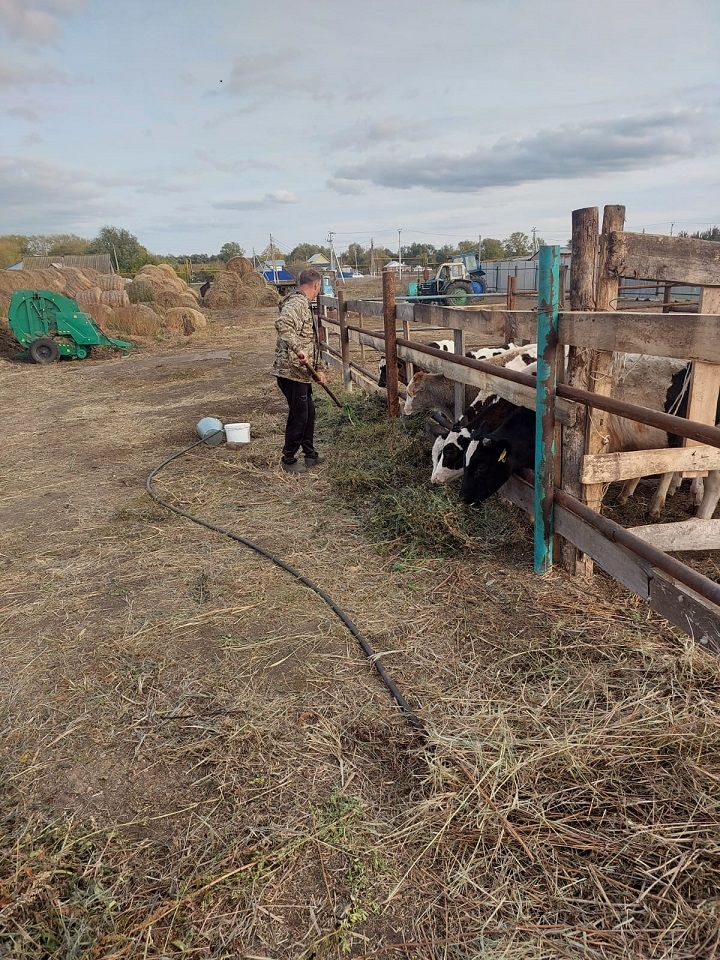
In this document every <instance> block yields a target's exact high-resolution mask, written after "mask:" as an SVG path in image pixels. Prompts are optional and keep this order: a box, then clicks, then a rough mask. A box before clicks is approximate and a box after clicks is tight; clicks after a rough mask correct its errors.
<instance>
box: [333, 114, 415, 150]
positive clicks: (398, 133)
mask: <svg viewBox="0 0 720 960" xmlns="http://www.w3.org/2000/svg"><path fill="white" fill-rule="evenodd" d="M425 136H427V129H426V128H424V127H423V126H422V125H421V124H419V123H407V122H406V121H404V120H399V119H398V118H397V117H384V118H382V119H380V120H362V121H360V122H359V123H356V124H353V126H351V127H348V128H347V129H345V130H343V131H341V132H340V133H338V134H335V135H334V136H333V137H332V139H331V143H332V145H333V146H335V147H338V148H343V147H345V148H348V149H357V148H361V149H362V148H366V147H372V146H374V145H375V144H381V143H397V142H398V141H407V140H413V141H414V140H420V139H421V138H422V137H425Z"/></svg>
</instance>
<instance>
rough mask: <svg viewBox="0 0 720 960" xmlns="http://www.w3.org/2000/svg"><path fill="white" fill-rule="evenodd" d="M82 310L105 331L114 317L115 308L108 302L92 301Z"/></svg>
mask: <svg viewBox="0 0 720 960" xmlns="http://www.w3.org/2000/svg"><path fill="white" fill-rule="evenodd" d="M82 310H83V313H87V314H89V315H90V316H91V317H92V318H93V320H94V321H95V323H96V324H97V325H98V326H99V327H100V329H101V330H103V331H104V330H105V327H106V326H107V324H109V323H110V322H111V321H112V318H113V309H112V307H109V306H108V305H107V304H106V303H91V304H90V305H89V306H87V307H83V308H82Z"/></svg>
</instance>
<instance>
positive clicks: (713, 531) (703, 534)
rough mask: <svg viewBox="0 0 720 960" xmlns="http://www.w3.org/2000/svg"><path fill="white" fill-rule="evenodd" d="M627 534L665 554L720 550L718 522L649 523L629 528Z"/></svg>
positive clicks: (694, 518)
mask: <svg viewBox="0 0 720 960" xmlns="http://www.w3.org/2000/svg"><path fill="white" fill-rule="evenodd" d="M628 533H634V534H635V536H636V537H639V538H640V539H641V540H644V541H645V543H650V544H652V546H653V547H657V548H658V550H664V551H665V553H677V552H679V551H681V550H720V520H699V519H698V518H697V517H693V518H692V519H691V520H681V521H680V522H679V523H650V524H647V525H646V526H643V527H630V528H629V529H628Z"/></svg>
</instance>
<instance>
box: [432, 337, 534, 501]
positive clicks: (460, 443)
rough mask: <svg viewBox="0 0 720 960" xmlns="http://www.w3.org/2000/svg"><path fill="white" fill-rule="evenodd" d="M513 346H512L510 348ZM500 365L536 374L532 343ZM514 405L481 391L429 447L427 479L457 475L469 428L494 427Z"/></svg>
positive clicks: (445, 479)
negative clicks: (449, 428)
mask: <svg viewBox="0 0 720 960" xmlns="http://www.w3.org/2000/svg"><path fill="white" fill-rule="evenodd" d="M514 349H515V348H514V346H513V348H512V350H514ZM506 352H511V351H506ZM496 356H497V354H496ZM501 366H504V367H505V368H506V369H508V370H517V371H519V372H521V373H528V374H530V375H535V374H536V373H537V349H536V347H535V345H534V344H532V345H530V346H529V347H527V348H526V351H525V350H524V351H523V353H521V354H516V355H514V356H512V357H511V359H510V360H508V362H507V363H504V364H501ZM513 409H514V405H513V404H511V403H509V402H508V401H506V400H502V399H501V398H499V397H497V396H495V394H490V395H489V396H488V395H486V394H485V393H484V392H483V391H480V393H478V395H477V397H475V399H474V400H473V402H472V404H471V405H470V407H469V408H468V409H467V410H466V411H465V414H464V415H463V417H462V418H461V419H460V420H458V421H457V422H456V423H454V424H453V426H452V429H451V430H450V432H449V433H447V434H445V436H439V437H438V438H437V439H436V440H435V443H434V444H433V449H432V463H433V470H432V475H431V477H430V482H431V483H434V484H443V483H448V481H450V480H453V479H455V478H456V477H459V476H460V475H461V474H462V472H463V468H464V465H465V464H464V455H465V451H466V450H467V447H468V445H469V444H470V440H471V434H472V432H473V431H474V430H478V429H479V428H480V426H481V425H482V426H483V427H484V429H485V430H488V431H489V430H492V429H494V428H495V427H497V426H499V425H500V424H501V423H502V422H503V420H504V419H505V418H506V417H508V416H509V415H510V413H511V412H512V411H513Z"/></svg>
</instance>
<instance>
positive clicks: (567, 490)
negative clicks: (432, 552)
mask: <svg viewBox="0 0 720 960" xmlns="http://www.w3.org/2000/svg"><path fill="white" fill-rule="evenodd" d="M624 222H625V208H624V207H622V206H616V205H613V206H606V207H605V209H604V216H603V222H602V229H600V228H599V214H598V210H597V208H583V209H580V210H576V211H574V212H573V214H572V260H571V266H570V293H569V309H566V308H565V302H564V301H565V296H564V282H563V281H562V280H561V274H560V248H559V247H544V248H542V249H541V252H540V272H539V284H538V294H537V306H536V307H535V308H534V309H524V310H520V309H516V308H515V295H514V287H513V285H512V284H510V285H509V289H508V296H507V303H506V304H505V305H498V304H488V305H485V306H484V305H478V306H469V307H460V308H458V307H446V306H438V305H436V304H427V303H412V302H403V301H401V300H399V299H397V297H396V291H395V277H394V275H393V274H392V273H390V272H386V273H385V274H384V277H383V301H382V302H380V301H367V300H349V299H345V298H344V297H343V295H342V292H338V295H337V296H336V297H328V296H321V297H320V298H319V301H318V312H319V324H320V331H321V341H322V352H323V355H324V357H325V358H326V359H327V361H328V362H329V363H330V364H331V365H332V366H334V367H336V368H338V369H340V370H341V371H342V376H343V383H344V385H345V387H346V389H348V390H350V389H352V388H353V385H357V386H359V387H360V388H361V389H363V390H367V391H370V392H378V391H382V392H383V393H384V392H385V391H384V390H383V389H382V388H381V387H379V385H378V381H377V378H376V377H375V376H374V375H373V373H372V372H371V371H370V370H368V369H367V367H366V366H365V365H364V363H363V362H362V359H363V355H362V353H361V362H360V363H358V362H356V360H354V359H352V358H351V344H357V345H359V346H360V348H361V351H362V350H363V348H365V347H370V348H373V349H375V350H377V351H381V352H382V353H384V354H385V356H386V369H387V403H388V414H389V415H390V416H393V417H394V416H398V415H399V403H398V390H399V385H398V369H397V363H398V359H400V360H403V361H405V362H406V363H407V364H411V365H412V364H417V365H419V366H421V367H422V368H423V369H425V370H427V371H429V372H430V373H435V374H441V375H443V376H445V377H446V378H448V379H450V380H452V381H454V382H455V385H456V387H455V397H456V400H455V412H456V415H457V416H459V415H460V414H461V413H462V397H463V395H464V387H465V385H469V386H473V387H478V388H486V389H487V388H488V387H490V388H491V392H492V393H493V394H495V395H497V396H499V397H502V398H505V399H506V400H509V401H511V402H512V403H515V404H517V405H519V406H524V407H527V408H529V409H531V410H534V411H535V412H536V444H535V468H534V472H533V473H530V472H529V471H525V472H523V473H521V474H519V475H515V476H512V477H511V478H510V479H509V480H508V482H507V483H506V484H505V486H504V487H503V488H502V494H503V496H505V497H507V498H508V499H509V500H510V501H512V502H513V503H514V504H516V505H517V506H519V507H520V508H521V509H522V510H524V511H526V512H527V513H529V514H530V515H531V516H533V517H534V556H535V564H534V565H535V570H536V572H538V573H544V572H546V571H547V570H549V569H550V568H551V567H552V565H553V562H554V559H555V558H557V557H558V556H560V557H561V561H562V565H563V566H564V568H565V569H566V570H568V571H569V572H570V573H571V574H573V575H576V576H582V577H589V576H591V575H592V570H593V562H595V563H597V564H598V566H599V567H601V568H602V569H603V570H605V571H606V573H608V574H609V575H610V576H612V577H613V578H615V579H616V580H618V581H619V582H620V583H621V584H623V585H624V586H625V587H626V588H627V589H629V590H630V591H632V592H633V593H635V594H637V595H638V596H639V597H640V598H641V599H643V600H644V601H645V602H646V603H647V604H648V605H649V606H650V607H651V608H652V609H654V610H655V611H657V612H658V613H660V614H661V615H662V616H664V617H665V618H666V619H667V620H669V621H671V622H672V623H674V624H675V625H676V626H678V627H679V628H681V629H682V630H683V631H684V632H685V633H686V634H688V635H689V636H691V637H692V638H693V639H694V640H695V641H696V642H698V643H699V644H702V645H703V646H707V647H708V648H710V649H713V650H715V651H716V652H720V585H718V584H717V583H716V582H714V581H713V580H711V579H710V578H708V577H706V576H704V575H703V574H701V573H700V572H698V571H697V570H695V569H693V568H692V567H691V566H689V565H688V564H686V563H684V562H681V561H680V560H678V559H676V558H675V557H673V556H671V555H670V553H672V552H679V551H688V550H706V549H712V548H717V547H718V545H720V520H713V519H691V520H686V521H682V522H678V523H664V524H657V525H648V526H642V527H633V528H631V529H625V528H624V527H622V526H621V525H620V524H618V523H616V522H614V521H613V520H611V519H609V518H607V517H604V516H602V513H601V509H602V501H603V496H604V490H605V485H607V484H609V483H610V482H613V481H619V480H623V481H626V480H634V479H638V478H640V477H646V476H652V475H655V474H659V475H661V476H663V475H664V476H668V477H669V476H670V475H671V474H673V473H677V474H680V475H681V476H682V477H697V476H703V475H705V474H707V472H708V471H716V470H720V429H719V428H718V427H717V426H716V406H717V401H718V393H719V391H720V341H719V340H718V337H717V330H718V324H719V323H720V245H718V244H716V243H713V242H709V241H702V240H695V239H689V238H683V237H665V236H652V235H646V234H637V233H630V232H625V231H624ZM623 278H629V279H637V280H646V281H654V282H657V283H659V284H666V285H670V284H678V285H680V284H694V285H697V286H699V287H700V288H701V292H700V300H699V303H698V311H697V313H690V312H687V313H668V312H666V311H665V310H662V309H658V308H657V307H655V308H654V309H653V310H651V311H650V312H648V311H643V312H640V311H628V310H623V311H620V310H619V304H618V289H619V285H620V282H621V280H622V279H623ZM351 315H355V316H357V318H358V320H357V323H352V322H350V318H351ZM373 319H374V320H376V321H378V323H376V324H375V326H379V321H382V329H371V328H368V327H366V326H365V325H364V322H365V321H366V320H371V321H372V320H373ZM398 326H400V332H401V333H402V335H401V336H398ZM413 327H414V328H415V329H416V330H417V329H418V328H426V329H427V328H433V329H444V330H450V331H452V336H453V342H454V346H455V353H448V352H445V351H441V350H437V349H435V348H433V347H431V346H428V345H426V344H424V343H420V342H418V341H416V340H413V339H412V338H411V331H412V329H413ZM468 333H472V336H473V338H474V340H475V341H476V343H477V344H478V345H480V346H484V345H488V346H489V345H497V344H499V343H507V342H510V341H513V342H515V343H531V342H536V343H537V344H538V370H537V377H533V376H530V375H528V374H524V373H520V372H517V371H513V370H508V369H504V368H502V367H498V366H495V365H493V364H490V363H488V362H485V361H481V360H475V359H472V358H470V357H466V356H464V342H465V336H466V334H468ZM566 348H567V363H565V359H564V358H565V353H566ZM622 354H640V355H645V356H649V357H665V358H672V359H675V360H682V361H686V362H689V363H690V364H691V366H690V371H691V372H690V377H689V386H688V405H687V417H679V416H676V415H674V414H673V413H662V412H659V411H658V410H654V409H649V408H648V407H644V406H639V405H637V404H631V403H628V402H625V401H623V400H620V399H617V398H615V397H612V396H611V392H612V387H613V370H614V363H615V359H616V357H617V356H618V355H622ZM411 369H412V368H411ZM611 414H614V415H616V416H620V417H623V418H626V419H628V420H632V421H635V422H636V423H639V424H645V425H648V426H653V427H656V428H659V429H660V430H663V431H666V432H667V433H668V434H669V435H670V434H672V435H674V436H677V437H679V438H682V444H683V445H682V446H678V447H669V448H663V449H655V450H642V451H631V452H617V453H609V452H607V444H608V438H607V421H608V417H609V416H610V415H611Z"/></svg>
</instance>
